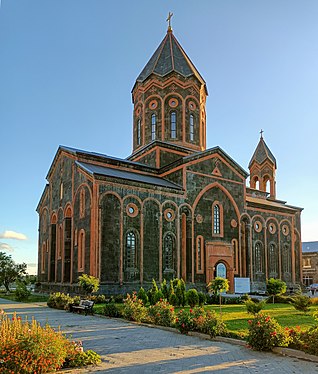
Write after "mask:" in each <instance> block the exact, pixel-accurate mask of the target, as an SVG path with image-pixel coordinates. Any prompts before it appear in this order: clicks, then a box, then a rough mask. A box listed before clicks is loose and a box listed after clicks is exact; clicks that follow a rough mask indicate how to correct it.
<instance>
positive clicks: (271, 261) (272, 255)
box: [268, 243, 278, 276]
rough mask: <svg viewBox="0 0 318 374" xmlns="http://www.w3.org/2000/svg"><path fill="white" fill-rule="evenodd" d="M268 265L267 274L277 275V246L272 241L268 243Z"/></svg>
mask: <svg viewBox="0 0 318 374" xmlns="http://www.w3.org/2000/svg"><path fill="white" fill-rule="evenodd" d="M268 267H269V275H270V276H271V275H272V276H277V273H278V258H277V247H276V245H275V244H274V243H270V244H269V248H268Z"/></svg>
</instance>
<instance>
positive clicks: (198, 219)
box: [196, 214, 203, 223]
mask: <svg viewBox="0 0 318 374" xmlns="http://www.w3.org/2000/svg"><path fill="white" fill-rule="evenodd" d="M196 220H197V222H198V223H202V222H203V217H202V216H201V214H198V215H197V217H196Z"/></svg>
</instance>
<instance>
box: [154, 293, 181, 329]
mask: <svg viewBox="0 0 318 374" xmlns="http://www.w3.org/2000/svg"><path fill="white" fill-rule="evenodd" d="M148 317H149V320H150V322H151V323H153V324H155V325H161V326H168V327H169V326H172V325H173V324H174V321H175V313H174V307H173V306H172V305H170V304H169V303H168V302H167V301H165V300H162V299H160V301H158V302H157V303H156V304H155V305H151V306H150V307H149V308H148Z"/></svg>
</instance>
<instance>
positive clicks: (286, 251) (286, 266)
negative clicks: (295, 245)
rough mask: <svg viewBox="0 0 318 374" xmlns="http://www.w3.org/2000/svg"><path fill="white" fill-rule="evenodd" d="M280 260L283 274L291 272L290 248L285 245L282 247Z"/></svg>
mask: <svg viewBox="0 0 318 374" xmlns="http://www.w3.org/2000/svg"><path fill="white" fill-rule="evenodd" d="M282 257H283V258H282V260H283V271H284V273H290V272H291V254H290V247H289V245H288V244H287V243H286V244H284V246H283V253H282Z"/></svg>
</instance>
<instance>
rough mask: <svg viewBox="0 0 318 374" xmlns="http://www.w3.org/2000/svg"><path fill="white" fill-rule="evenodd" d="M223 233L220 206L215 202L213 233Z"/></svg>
mask: <svg viewBox="0 0 318 374" xmlns="http://www.w3.org/2000/svg"><path fill="white" fill-rule="evenodd" d="M220 233H221V223H220V206H219V205H218V204H215V205H214V207H213V234H220Z"/></svg>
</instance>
